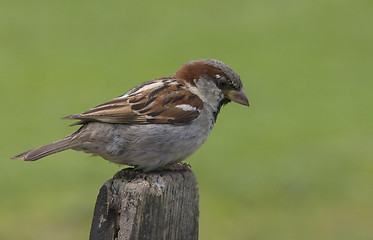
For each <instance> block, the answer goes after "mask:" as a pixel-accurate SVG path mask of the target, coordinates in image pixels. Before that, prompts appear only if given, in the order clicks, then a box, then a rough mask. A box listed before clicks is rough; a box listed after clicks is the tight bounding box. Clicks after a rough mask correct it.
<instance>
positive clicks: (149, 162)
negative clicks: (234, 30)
mask: <svg viewBox="0 0 373 240" xmlns="http://www.w3.org/2000/svg"><path fill="white" fill-rule="evenodd" d="M231 101H232V102H236V103H238V104H241V105H244V106H249V101H248V98H247V96H246V94H245V92H244V90H243V85H242V82H241V79H240V76H239V75H238V74H237V73H236V72H235V71H234V70H233V69H232V68H231V67H229V66H228V65H226V64H224V63H223V62H221V61H218V60H214V59H202V60H195V61H189V62H187V63H185V64H183V65H182V66H181V68H180V69H179V70H177V71H176V72H175V73H174V74H172V75H170V76H168V77H161V78H156V79H153V80H150V81H147V82H144V83H142V84H140V85H138V86H136V87H134V88H132V89H131V90H130V91H128V92H127V93H125V94H124V95H122V96H119V97H117V98H114V99H112V100H110V101H107V102H105V103H103V104H101V105H98V106H96V107H93V108H91V109H89V110H88V111H85V112H83V113H80V114H73V115H69V116H66V117H63V118H62V119H70V120H75V121H77V122H75V123H73V124H72V125H71V126H74V125H80V128H79V129H78V130H76V131H75V132H73V133H72V134H70V135H68V136H67V137H65V138H63V139H61V140H59V141H56V142H53V143H50V144H47V145H45V146H41V147H37V148H35V149H31V150H28V151H26V152H23V153H21V154H18V155H16V156H13V157H11V158H12V159H17V158H20V159H23V160H24V161H36V160H38V159H41V158H44V157H46V156H49V155H52V154H55V153H58V152H61V151H65V150H68V149H73V150H76V151H83V152H86V153H89V154H92V155H94V156H101V157H102V158H104V159H106V160H108V161H110V162H113V163H117V164H119V165H128V166H133V167H134V168H135V169H139V170H140V171H144V172H149V171H153V170H156V169H162V168H167V166H169V167H170V168H171V169H172V166H176V165H180V164H181V162H182V161H183V160H185V159H186V158H188V157H189V156H190V155H192V154H193V153H194V152H195V151H196V150H197V149H199V148H200V147H201V145H202V144H203V143H204V142H205V141H206V139H207V138H208V136H209V134H210V132H211V130H212V128H213V126H214V124H215V122H216V119H217V116H218V114H219V112H220V109H221V107H222V106H223V105H226V104H227V103H229V102H231Z"/></svg>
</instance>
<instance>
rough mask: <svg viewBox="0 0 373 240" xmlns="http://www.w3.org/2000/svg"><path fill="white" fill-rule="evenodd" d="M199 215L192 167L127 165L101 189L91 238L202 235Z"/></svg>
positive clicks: (130, 239) (136, 239)
mask: <svg viewBox="0 0 373 240" xmlns="http://www.w3.org/2000/svg"><path fill="white" fill-rule="evenodd" d="M198 217H199V195H198V183H197V180H196V177H195V175H194V173H193V172H192V170H190V169H188V170H179V171H157V172H151V173H140V172H139V171H136V170H133V169H123V170H122V171H120V172H118V173H116V174H115V176H114V177H113V178H112V179H110V180H108V181H106V182H105V183H104V185H103V186H102V187H101V189H100V192H99V194H98V196H97V202H96V206H95V210H94V216H93V220H92V226H91V233H90V238H89V239H90V240H97V239H100V240H101V239H105V240H106V239H107V240H109V239H110V240H111V239H118V240H124V239H126V240H127V239H128V240H140V239H141V240H142V239H149V240H154V239H157V240H158V239H172V240H178V239H183V240H185V239H188V240H189V239H190V240H193V239H198Z"/></svg>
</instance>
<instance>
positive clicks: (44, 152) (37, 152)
mask: <svg viewBox="0 0 373 240" xmlns="http://www.w3.org/2000/svg"><path fill="white" fill-rule="evenodd" d="M72 147H74V144H72V142H71V138H64V139H62V140H59V141H56V142H53V143H50V144H47V145H45V146H41V147H38V148H34V149H31V150H28V151H26V152H24V153H21V154H18V155H16V156H14V157H11V159H16V158H22V160H24V161H36V160H38V159H40V158H43V157H46V156H49V155H52V154H55V153H58V152H62V151H65V150H67V149H70V148H72Z"/></svg>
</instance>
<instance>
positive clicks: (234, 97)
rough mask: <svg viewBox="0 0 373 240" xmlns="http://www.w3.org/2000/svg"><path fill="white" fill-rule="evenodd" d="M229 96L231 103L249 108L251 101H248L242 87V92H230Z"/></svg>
mask: <svg viewBox="0 0 373 240" xmlns="http://www.w3.org/2000/svg"><path fill="white" fill-rule="evenodd" d="M227 95H228V98H229V99H230V100H231V101H233V102H236V103H239V104H242V105H245V106H249V100H248V99H247V96H246V94H245V92H244V90H243V88H242V87H241V88H240V90H231V91H229V92H228V94H227Z"/></svg>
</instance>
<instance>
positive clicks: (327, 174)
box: [0, 0, 373, 240]
mask: <svg viewBox="0 0 373 240" xmlns="http://www.w3.org/2000/svg"><path fill="white" fill-rule="evenodd" d="M0 6H1V7H0V82H1V85H0V86H1V95H0V97H1V106H2V109H3V114H2V116H1V124H0V127H1V135H2V137H1V138H0V143H1V152H0V156H1V161H0V216H1V218H0V239H30V240H36V239H38V240H44V239H45V240H46V239H56V240H59V239H61V240H62V239H88V235H89V230H90V223H91V218H92V214H93V207H94V203H95V200H96V195H97V193H98V190H99V188H100V186H101V184H103V183H104V181H105V180H107V179H109V178H111V177H112V176H113V175H114V173H115V172H117V171H119V170H120V169H121V167H119V166H117V165H115V164H110V163H108V162H107V161H104V160H102V159H101V158H98V157H90V156H88V155H86V154H84V153H80V152H74V151H66V152H63V153H60V154H58V155H54V156H51V157H48V158H46V159H43V160H40V161H37V162H33V163H29V162H22V161H20V160H9V157H10V156H12V155H14V154H17V153H20V152H22V151H24V150H28V149H30V148H32V147H36V146H39V145H42V144H46V143H49V142H51V141H54V140H57V139H59V138H62V137H64V136H65V135H67V134H69V133H70V132H72V131H73V130H74V129H76V127H68V126H67V125H68V124H71V123H72V122H69V121H63V120H59V118H60V117H63V116H66V115H69V114H73V113H79V112H82V111H85V110H87V109H89V108H90V107H93V106H95V105H98V104H100V103H102V102H104V101H106V100H109V99H111V98H114V97H116V96H119V95H121V94H123V93H125V92H126V91H127V90H129V89H130V88H132V87H133V86H135V85H137V84H139V83H141V82H143V81H146V80H150V79H153V78H156V77H161V76H166V75H169V74H172V73H174V72H175V71H176V70H177V69H178V68H179V67H180V66H181V65H182V64H183V63H184V62H187V61H189V60H195V59H201V58H215V59H218V60H221V61H223V62H225V63H227V64H228V65H230V66H231V67H232V68H234V69H235V70H236V71H237V72H238V73H239V74H240V75H241V78H242V81H243V82H244V86H245V91H246V93H247V95H248V97H249V100H250V103H251V107H250V108H245V107H243V106H240V105H238V104H229V105H228V106H226V107H225V108H224V109H223V110H222V111H221V113H220V116H219V118H218V121H217V124H216V125H215V128H214V130H213V132H212V134H211V136H210V138H209V140H208V141H207V142H206V143H205V145H204V146H203V147H202V148H201V149H200V150H199V151H198V152H197V153H195V154H194V155H193V156H192V157H190V158H189V159H188V163H190V164H191V165H192V167H193V170H194V172H195V173H196V176H197V178H198V180H199V184H200V239H214V240H220V239H250V240H251V239H257V240H267V239H268V240H272V239H284V240H285V239H286V240H288V239H302V240H308V239H310V240H311V239H325V240H331V239H338V240H343V239H346V240H347V239H354V240H356V239H359V240H360V239H372V238H373V227H372V226H373V161H372V160H373V150H372V149H373V124H372V123H373V121H372V117H373V116H372V115H373V113H372V110H373V107H372V100H373V97H372V93H373V82H372V80H373V79H372V77H373V27H372V26H373V14H372V12H373V2H372V1H368V0H366V1H364V0H358V1H347V0H323V1H321V0H300V1H291V0H280V1H279V0H264V1H263V0H253V1H251V0H250V1H247V0H240V1H137V2H135V1H76V0H74V1H72V0H68V1H51V0H48V1H47V0H45V1H42V0H34V1H8V0H5V1H2V2H1V5H0Z"/></svg>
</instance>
